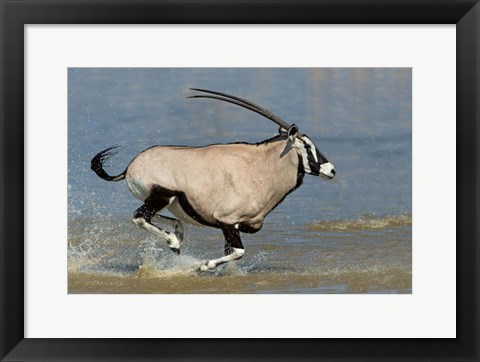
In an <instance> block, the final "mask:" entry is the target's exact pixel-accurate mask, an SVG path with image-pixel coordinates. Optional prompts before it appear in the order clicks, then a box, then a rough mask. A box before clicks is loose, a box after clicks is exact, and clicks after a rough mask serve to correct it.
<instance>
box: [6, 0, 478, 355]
mask: <svg viewBox="0 0 480 362" xmlns="http://www.w3.org/2000/svg"><path fill="white" fill-rule="evenodd" d="M0 4H1V7H0V11H1V58H0V60H1V76H0V79H1V100H0V102H1V104H0V109H1V122H0V135H1V148H0V149H1V157H0V162H1V168H0V170H1V183H0V200H1V208H0V210H1V211H0V213H1V224H0V226H1V240H0V242H1V244H0V247H1V249H0V257H1V261H0V262H1V265H0V267H1V305H0V306H1V310H0V324H1V326H0V327H1V330H0V331H1V332H0V333H1V337H0V343H1V344H0V358H1V360H2V361H32V360H42V361H53V360H56V361H60V360H76V361H84V360H85V361H91V360H98V361H103V360H118V361H126V360H161V361H166V360H192V361H197V360H225V361H229V360H238V361H244V360H260V361H262V360H279V361H280V360H358V361H359V360H397V361H403V360H406V361H407V360H408V361H413V360H417V361H424V360H448V361H454V360H455V361H478V360H479V358H480V354H479V315H480V314H479V308H478V300H479V298H478V296H479V287H478V286H479V233H478V232H479V227H478V220H479V215H478V210H479V192H478V191H479V146H478V145H479V124H480V122H479V121H480V119H479V113H480V111H479V98H480V97H479V96H480V94H479V87H480V86H479V77H480V72H479V68H480V59H479V57H480V56H479V54H480V51H479V44H480V5H479V3H478V1H477V0H475V1H474V0H461V1H453V0H452V1H450V0H441V1H438V0H433V1H398V0H393V1H388V0H375V1H353V0H344V1H306V0H300V1H294V0H286V1H253V0H243V1H239V0H236V1H230V0H225V1H211V0H210V1H207V0H198V1H182V0H180V1H173V0H170V1H156V0H141V1H134V0H123V1H121V0H112V1H108V0H99V1H85V0H80V1H68V0H55V1H36V0H25V1H19V0H0ZM175 23H186V24H207V23H209V24H216V23H222V24H228V23H243V24H260V23H262V24H284V23H285V24H321V23H325V24H456V29H457V30H456V40H457V43H456V44H457V45H456V46H457V49H456V52H457V54H456V59H457V73H456V74H457V96H456V102H457V120H456V121H457V140H456V141H457V143H456V144H457V149H456V152H457V154H456V156H457V163H458V165H457V173H456V175H457V179H456V180H457V220H456V226H457V232H456V235H457V264H456V265H457V274H456V282H457V338H455V339H398V340H397V339H322V340H320V339H229V338H228V335H225V337H226V339H207V340H205V339H126V340H125V339H26V338H24V308H23V305H24V304H23V303H24V257H23V256H24V243H23V240H24V223H23V220H24V201H25V196H24V146H25V145H24V122H23V120H24V91H25V89H24V26H25V25H26V24H175ZM432 86H434V85H432ZM429 121H430V122H434V121H433V120H429ZM432 135H433V134H432ZM448 151H449V152H451V150H448ZM432 257H434V256H433V255H432ZM438 318H439V320H440V322H441V318H442V316H441V315H439V316H438ZM159 328H161V326H159ZM225 332H226V333H228V328H226V329H225Z"/></svg>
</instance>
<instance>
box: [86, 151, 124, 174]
mask: <svg viewBox="0 0 480 362" xmlns="http://www.w3.org/2000/svg"><path fill="white" fill-rule="evenodd" d="M117 147H119V146H112V147H109V148H107V149H106V150H103V151H101V152H99V153H98V154H97V155H96V156H95V157H94V158H92V164H91V166H90V168H91V169H92V170H93V172H95V173H96V174H97V175H98V176H99V177H100V178H102V179H104V180H105V181H120V180H123V179H124V178H125V173H126V172H127V170H125V171H123V172H122V173H121V174H120V175H117V176H110V175H109V174H108V173H106V172H105V170H104V169H103V164H104V163H105V161H106V160H108V159H109V158H110V157H112V156H113V155H114V154H116V153H117V152H113V151H112V150H114V149H115V148H117Z"/></svg>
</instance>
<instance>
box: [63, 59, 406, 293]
mask: <svg viewBox="0 0 480 362" xmlns="http://www.w3.org/2000/svg"><path fill="white" fill-rule="evenodd" d="M189 86H191V87H194V86H195V87H203V88H209V89H215V90H220V91H225V92H227V93H231V94H236V95H240V96H243V97H245V98H247V99H250V100H252V101H254V102H256V103H259V104H261V105H263V106H265V107H267V108H269V109H270V110H272V111H273V112H275V113H277V114H279V115H280V116H281V117H283V118H284V119H285V120H286V121H288V122H291V123H296V124H297V125H299V127H300V131H301V132H304V133H307V134H308V135H309V136H310V138H312V139H313V141H314V142H315V143H316V145H317V147H318V148H319V149H320V150H321V151H322V153H324V154H325V155H326V156H327V158H329V160H330V161H332V162H333V163H334V164H335V166H336V170H337V175H336V178H335V179H334V180H333V181H324V180H321V179H319V178H315V177H312V176H308V175H307V176H305V180H304V184H303V185H302V186H301V187H300V188H299V189H298V190H296V191H295V192H294V193H292V194H291V195H289V196H288V197H287V198H286V199H285V200H284V201H283V203H282V204H280V205H279V206H278V207H277V208H276V209H275V210H274V211H273V212H272V213H271V214H270V215H269V216H268V217H267V219H266V221H265V225H264V228H263V229H262V230H261V231H260V232H259V233H257V234H255V235H248V234H245V235H243V237H242V240H243V242H244V245H245V247H246V254H245V256H244V257H243V259H241V260H240V261H238V262H236V263H232V264H229V265H223V266H220V267H219V268H218V269H217V270H215V271H214V272H207V273H198V272H197V271H196V266H198V264H199V263H201V262H202V261H204V260H206V259H209V258H216V257H219V256H221V255H222V254H223V240H222V233H221V232H220V231H219V230H215V229H210V228H201V227H195V226H188V227H187V229H186V240H185V242H184V245H183V246H182V254H181V256H180V257H176V256H175V255H174V254H173V253H171V252H170V251H169V249H168V248H167V247H166V245H165V242H164V241H162V240H157V239H156V238H155V237H154V236H151V235H149V234H147V233H146V232H145V231H143V230H140V229H138V228H137V227H136V226H135V225H133V224H132V223H131V222H130V218H131V215H132V213H133V211H134V210H135V209H136V208H138V207H139V206H140V204H141V203H140V201H138V200H136V199H135V198H134V197H133V196H132V195H131V194H130V193H129V191H128V189H127V187H126V185H125V184H124V183H123V182H118V183H112V182H105V181H103V180H101V179H100V178H98V177H97V176H96V175H95V174H94V173H93V172H92V171H91V170H90V160H91V158H92V157H93V156H94V155H95V154H96V153H97V152H98V151H100V150H102V149H104V148H106V147H108V146H111V145H113V144H121V145H122V146H123V147H122V148H120V152H119V154H118V155H116V156H115V157H113V158H112V159H111V160H110V161H109V162H108V164H107V165H106V166H107V168H106V170H107V172H108V173H110V174H117V173H120V172H121V171H123V169H124V168H125V166H126V165H127V164H128V163H129V162H130V160H131V159H132V158H133V157H134V156H135V155H136V154H137V153H138V152H139V151H141V150H143V149H144V148H146V147H148V146H151V145H154V144H182V145H192V146H200V145H205V144H210V143H226V142H235V141H248V142H257V141H261V140H263V139H266V138H269V137H271V136H272V135H273V134H274V133H275V132H276V130H277V126H275V125H274V124H272V123H271V122H269V121H266V120H264V119H263V118H261V117H260V116H258V115H255V114H254V113H251V112H248V111H246V110H244V109H241V108H239V107H235V106H232V105H229V104H223V103H220V102H217V101H213V100H192V99H186V98H185V96H186V95H189V94H190V92H189V91H188V87H189ZM68 90H69V99H68V102H69V109H68V122H69V134H68V141H69V145H68V147H69V149H68V152H69V153H68V156H69V165H68V167H69V168H68V175H69V184H68V189H69V201H68V202H69V203H68V208H69V209H68V211H69V214H68V216H69V235H68V245H69V247H68V280H69V284H68V292H69V293H411V288H412V283H411V278H412V263H411V259H412V234H411V224H412V214H411V195H412V190H411V182H412V177H411V170H412V168H411V160H412V153H411V146H412V134H411V70H410V69H393V68H392V69H348V68H342V69H328V68H326V69H295V68H291V69H246V68H242V69H153V68H152V69H89V68H81V69H75V68H73V69H69V84H68Z"/></svg>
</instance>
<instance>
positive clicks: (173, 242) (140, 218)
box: [132, 199, 183, 255]
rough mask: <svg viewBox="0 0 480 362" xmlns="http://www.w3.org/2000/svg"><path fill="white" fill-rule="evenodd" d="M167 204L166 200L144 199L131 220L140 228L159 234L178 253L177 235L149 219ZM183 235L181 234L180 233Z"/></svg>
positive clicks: (178, 239) (178, 240) (179, 239)
mask: <svg viewBox="0 0 480 362" xmlns="http://www.w3.org/2000/svg"><path fill="white" fill-rule="evenodd" d="M167 205H168V200H165V202H159V201H158V200H157V202H154V203H152V202H148V199H147V200H146V201H145V204H143V205H142V206H141V207H139V208H138V209H137V210H136V211H135V213H134V216H133V219H132V222H133V223H134V224H135V225H138V226H140V227H141V228H143V229H145V230H147V231H149V232H151V233H152V234H155V235H158V236H160V237H161V238H162V239H165V240H166V241H167V244H168V247H169V248H170V250H172V251H173V252H174V253H175V254H177V255H178V254H180V241H181V238H179V235H177V234H176V233H171V232H168V231H166V230H163V229H162V228H160V227H158V226H156V225H153V224H152V222H151V220H152V217H153V216H154V215H155V214H156V213H157V212H159V211H161V210H162V209H164V208H165V207H166V206H167ZM182 234H183V227H182ZM182 236H183V235H182Z"/></svg>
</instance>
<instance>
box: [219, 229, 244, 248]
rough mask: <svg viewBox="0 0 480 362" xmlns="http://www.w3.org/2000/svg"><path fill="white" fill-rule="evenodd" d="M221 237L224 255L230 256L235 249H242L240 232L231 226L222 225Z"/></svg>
mask: <svg viewBox="0 0 480 362" xmlns="http://www.w3.org/2000/svg"><path fill="white" fill-rule="evenodd" d="M222 231H223V235H224V236H225V255H230V254H231V253H232V252H233V248H235V249H243V244H242V240H241V239H240V232H239V231H238V229H237V228H236V227H235V226H233V225H222Z"/></svg>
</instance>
